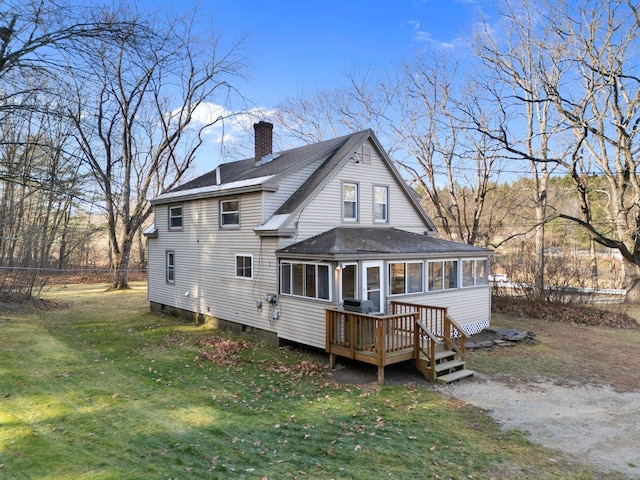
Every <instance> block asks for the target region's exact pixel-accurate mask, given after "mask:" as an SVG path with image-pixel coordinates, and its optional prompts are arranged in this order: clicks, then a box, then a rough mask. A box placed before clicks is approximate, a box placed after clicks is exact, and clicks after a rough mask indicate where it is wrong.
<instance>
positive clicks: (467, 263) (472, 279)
mask: <svg viewBox="0 0 640 480" xmlns="http://www.w3.org/2000/svg"><path fill="white" fill-rule="evenodd" d="M488 283H489V276H488V268H487V259H486V258H484V259H478V260H463V261H462V286H463V287H475V286H478V285H488Z"/></svg>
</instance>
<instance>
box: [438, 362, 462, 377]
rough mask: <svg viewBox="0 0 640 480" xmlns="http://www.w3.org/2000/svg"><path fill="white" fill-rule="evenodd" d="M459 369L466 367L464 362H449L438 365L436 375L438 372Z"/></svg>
mask: <svg viewBox="0 0 640 480" xmlns="http://www.w3.org/2000/svg"><path fill="white" fill-rule="evenodd" d="M458 367H464V362H463V361H462V360H449V361H448V362H442V363H438V364H437V365H436V374H437V373H438V372H444V371H446V370H452V369H454V368H458Z"/></svg>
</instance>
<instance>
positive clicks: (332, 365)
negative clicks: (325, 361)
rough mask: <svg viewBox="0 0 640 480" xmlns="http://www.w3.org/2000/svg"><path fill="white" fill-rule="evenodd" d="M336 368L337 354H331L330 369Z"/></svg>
mask: <svg viewBox="0 0 640 480" xmlns="http://www.w3.org/2000/svg"><path fill="white" fill-rule="evenodd" d="M335 366H336V354H335V353H329V369H330V370H333V369H334V368H335Z"/></svg>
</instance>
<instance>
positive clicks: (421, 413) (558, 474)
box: [0, 284, 620, 479]
mask: <svg viewBox="0 0 640 480" xmlns="http://www.w3.org/2000/svg"><path fill="white" fill-rule="evenodd" d="M47 297H48V298H50V299H53V300H55V301H57V302H60V303H63V304H64V306H63V307H59V308H54V309H34V308H31V307H29V308H27V307H20V306H9V307H8V306H2V305H0V338H1V339H2V346H1V347H0V478H6V479H14V478H28V479H82V478H91V479H146V478H150V479H156V478H157V479H169V478H171V479H174V478H179V479H183V478H198V479H208V478H249V479H265V478H266V479H279V478H318V479H331V478H334V479H360V478H362V479H372V478H396V479H409V478H421V479H422V478H425V479H431V478H433V479H436V478H439V479H449V478H451V479H469V478H475V479H545V478H549V479H550V478H557V479H596V478H597V479H601V478H611V479H613V478H620V477H616V476H609V477H607V476H606V475H603V474H601V473H598V472H593V471H591V470H589V469H588V468H583V467H580V466H577V465H575V464H566V463H563V462H562V461H557V460H554V459H557V458H559V456H558V454H557V452H553V451H550V450H546V449H543V448H541V447H537V446H535V445H532V444H530V443H529V442H528V441H527V440H526V437H525V436H524V435H521V434H519V433H517V432H501V431H500V430H499V428H498V426H497V425H495V424H494V423H492V421H491V420H490V419H489V417H487V416H486V415H485V414H484V413H483V412H481V411H479V410H478V409H474V408H471V407H469V406H466V405H462V404H460V403H459V402H456V401H455V400H452V399H448V398H446V397H444V396H441V395H440V394H438V393H436V392H435V391H433V390H430V389H428V388H422V387H416V386H415V385H405V386H386V387H378V386H375V385H365V386H361V387H355V386H352V385H341V384H337V383H335V382H333V381H331V378H330V375H328V374H327V372H321V373H313V372H312V370H313V369H312V368H309V367H310V365H312V364H311V363H310V359H311V357H308V356H305V354H304V353H300V352H298V351H295V350H293V351H292V350H287V349H277V348H271V347H265V346H257V345H254V344H251V345H248V346H249V348H245V349H244V350H242V351H240V352H239V353H238V354H237V357H230V358H229V359H227V361H226V362H222V361H218V362H215V363H214V362H213V361H211V360H209V359H208V358H207V357H215V355H216V351H215V349H212V347H210V346H207V343H206V342H205V343H203V340H207V339H211V338H212V337H222V338H223V339H230V340H232V341H234V342H235V341H237V340H241V339H237V338H235V339H234V338H233V337H231V336H229V335H228V334H225V333H222V332H219V331H216V330H211V329H208V328H204V327H198V326H194V325H189V324H185V323H184V322H182V321H181V320H178V319H175V318H172V317H160V316H156V315H153V314H150V313H149V312H148V304H147V301H146V287H145V285H144V284H139V285H137V286H136V287H135V288H134V289H133V290H131V291H126V292H105V291H104V286H100V285H97V286H96V285H93V286H86V285H83V286H69V287H68V288H62V287H55V288H53V289H52V290H51V291H50V292H49V293H48V294H47ZM238 344H239V345H242V344H243V342H242V341H240V342H238ZM244 346H245V347H247V345H244Z"/></svg>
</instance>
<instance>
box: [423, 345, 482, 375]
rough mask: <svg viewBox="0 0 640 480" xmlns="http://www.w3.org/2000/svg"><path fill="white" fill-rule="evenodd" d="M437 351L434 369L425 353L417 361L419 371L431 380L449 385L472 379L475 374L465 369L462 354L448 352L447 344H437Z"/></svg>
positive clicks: (452, 351)
mask: <svg viewBox="0 0 640 480" xmlns="http://www.w3.org/2000/svg"><path fill="white" fill-rule="evenodd" d="M436 350H437V351H436V353H435V365H434V368H433V369H432V368H431V360H430V359H429V358H428V357H427V356H426V355H425V354H424V353H421V354H420V358H418V359H417V360H416V363H417V367H418V370H420V371H421V372H422V373H423V374H424V375H425V377H427V378H428V379H429V380H431V381H434V382H437V383H444V384H447V383H451V382H455V381H458V380H462V379H463V378H467V377H471V376H473V374H474V373H475V372H474V371H473V370H469V369H467V368H465V362H464V360H462V358H461V355H460V353H458V352H456V351H454V350H448V349H447V348H446V346H445V342H443V341H439V342H436ZM427 372H428V373H427ZM430 377H433V378H430Z"/></svg>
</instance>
